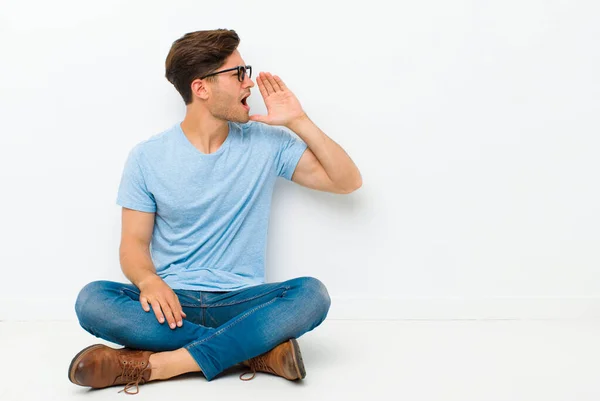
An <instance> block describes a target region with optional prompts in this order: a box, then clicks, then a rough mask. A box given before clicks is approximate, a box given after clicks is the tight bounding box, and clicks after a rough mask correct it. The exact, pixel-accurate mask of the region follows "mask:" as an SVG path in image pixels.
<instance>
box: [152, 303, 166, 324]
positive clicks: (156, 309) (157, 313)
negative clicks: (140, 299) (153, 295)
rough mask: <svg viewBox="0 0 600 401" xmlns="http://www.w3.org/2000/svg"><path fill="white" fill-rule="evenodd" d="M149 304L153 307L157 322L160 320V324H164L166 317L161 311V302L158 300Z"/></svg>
mask: <svg viewBox="0 0 600 401" xmlns="http://www.w3.org/2000/svg"><path fill="white" fill-rule="evenodd" d="M149 302H150V305H152V310H153V311H154V315H155V316H156V320H158V322H159V323H160V324H163V323H164V322H165V317H164V315H163V313H162V310H161V309H160V302H158V301H157V300H154V301H149Z"/></svg>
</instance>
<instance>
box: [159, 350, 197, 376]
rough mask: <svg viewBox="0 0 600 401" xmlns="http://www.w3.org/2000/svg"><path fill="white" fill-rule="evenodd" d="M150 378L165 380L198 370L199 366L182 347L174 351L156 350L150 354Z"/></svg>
mask: <svg viewBox="0 0 600 401" xmlns="http://www.w3.org/2000/svg"><path fill="white" fill-rule="evenodd" d="M148 362H149V363H150V372H151V373H150V378H149V379H148V380H149V381H152V380H166V379H170V378H171V377H175V376H179V375H181V374H184V373H188V372H200V371H201V370H200V368H199V367H198V365H197V364H196V362H195V361H194V359H193V358H192V356H191V355H190V354H189V352H188V351H187V350H185V349H183V348H180V349H178V350H176V351H166V352H157V353H154V354H152V355H150V359H149V361H148Z"/></svg>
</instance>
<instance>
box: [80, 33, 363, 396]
mask: <svg viewBox="0 0 600 401" xmlns="http://www.w3.org/2000/svg"><path fill="white" fill-rule="evenodd" d="M239 42H240V39H239V37H238V35H237V34H236V32H235V31H233V30H225V29H219V30H213V31H198V32H192V33H188V34H186V35H184V36H183V37H181V38H180V39H178V40H176V41H175V42H174V43H173V45H172V47H171V49H170V52H169V54H168V56H167V59H166V77H167V79H168V80H169V81H170V82H171V83H172V84H173V85H174V86H175V88H176V89H177V90H178V92H179V93H180V94H181V96H182V97H183V100H184V102H185V104H186V107H187V112H186V115H185V119H184V120H183V121H182V122H181V123H178V124H176V125H175V126H173V127H172V128H170V129H168V130H166V131H164V132H162V133H160V134H158V135H155V136H153V137H151V138H149V139H147V140H145V141H143V142H141V143H139V144H138V145H137V146H135V147H134V148H133V149H132V150H131V152H130V153H129V156H128V158H127V161H126V163H125V168H124V171H123V175H122V178H121V183H120V186H119V191H118V196H117V204H119V205H120V206H122V232H121V244H120V263H121V267H122V270H123V273H124V274H125V276H126V277H127V278H128V279H129V280H130V281H131V282H132V284H122V283H116V282H110V281H95V282H92V283H89V284H88V285H86V286H85V287H84V288H83V289H82V290H81V292H80V293H79V296H78V298H77V301H76V304H75V310H76V313H77V316H78V319H79V322H80V324H81V326H82V327H83V328H84V329H85V330H87V331H88V332H90V333H91V334H93V335H95V336H97V337H100V338H103V339H105V340H107V341H111V342H114V343H117V344H121V345H123V346H124V348H121V349H113V348H111V347H107V346H104V345H101V344H96V345H92V346H90V347H87V348H85V349H83V350H82V351H81V352H79V353H78V354H77V355H75V357H74V358H73V360H72V362H71V365H70V366H69V379H70V380H71V381H72V382H73V383H75V384H78V385H81V386H89V387H93V388H102V387H108V386H113V385H118V384H125V385H126V386H125V388H124V389H123V390H121V391H125V392H127V393H134V394H135V393H137V392H138V391H139V388H138V384H140V383H145V382H148V381H151V380H164V379H168V378H171V377H174V376H177V375H180V374H183V373H187V372H202V373H203V375H204V376H205V377H206V379H207V380H208V381H210V380H212V379H213V378H214V377H215V376H217V375H218V374H219V373H221V372H222V371H223V370H225V369H226V368H228V367H230V366H233V365H235V364H238V363H242V364H244V365H246V366H248V367H249V368H250V369H251V370H252V373H253V376H252V377H250V378H249V379H247V380H250V379H252V378H253V377H254V374H255V373H256V371H262V372H268V373H271V374H276V375H279V376H282V377H284V378H286V379H289V380H298V379H302V378H304V376H305V374H306V373H305V368H304V364H303V362H302V356H301V353H300V349H299V347H298V342H297V341H296V338H298V337H300V336H301V335H302V334H304V333H306V332H308V331H310V330H312V329H314V328H315V327H316V326H318V325H319V324H321V322H323V320H324V319H325V317H326V315H327V312H328V310H329V305H330V298H329V294H328V292H327V289H326V288H325V286H324V285H323V283H321V282H320V281H319V280H317V279H316V278H313V277H299V278H295V279H292V280H288V281H284V282H279V283H265V282H264V255H265V247H266V237H267V226H268V219H269V211H270V202H271V196H272V190H273V185H274V182H275V179H276V178H277V177H278V176H279V177H283V178H285V179H288V180H292V181H293V182H296V183H298V184H300V185H303V186H305V187H308V188H312V189H316V190H321V191H328V192H332V193H338V194H347V193H350V192H352V191H354V190H356V189H357V188H359V187H360V186H361V182H362V181H361V175H360V172H359V170H358V169H357V167H356V166H355V164H354V163H353V162H352V160H351V159H350V157H348V155H347V154H346V153H345V152H344V150H343V149H342V148H341V147H340V146H339V145H338V144H336V143H335V142H334V141H333V140H331V139H330V138H329V137H328V136H327V135H325V134H324V133H323V132H322V131H321V130H320V129H319V128H318V127H317V126H316V125H315V124H314V123H313V122H312V121H311V120H310V119H309V118H308V116H307V115H306V113H305V112H304V111H303V109H302V107H301V105H300V103H299V101H298V100H297V98H296V97H295V96H294V94H293V93H292V92H291V91H290V90H289V89H288V88H287V87H286V85H285V84H284V83H283V81H282V80H281V79H280V78H279V77H278V76H276V75H275V76H274V75H272V74H270V73H261V74H259V76H258V77H257V78H256V79H257V82H258V87H259V90H260V93H261V95H262V97H263V98H264V101H265V104H266V107H267V112H268V113H267V115H266V116H260V115H253V116H249V110H250V108H249V106H248V105H247V98H248V96H250V89H251V88H252V87H254V82H252V79H251V78H252V69H251V67H250V66H247V65H246V63H245V62H244V60H243V59H242V57H241V55H240V53H239V51H238V50H237V47H238V45H239ZM250 120H251V121H250ZM282 126H283V127H287V128H288V129H290V130H291V131H293V132H295V133H296V134H297V135H298V137H299V138H301V139H298V138H295V137H294V136H292V135H291V134H290V133H289V132H288V131H286V130H285V129H283V128H281V127H282ZM151 312H152V313H151ZM242 376H243V375H242ZM242 376H240V378H242ZM242 379H243V378H242ZM243 380H245V379H243ZM132 388H134V390H132Z"/></svg>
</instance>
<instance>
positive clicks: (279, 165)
mask: <svg viewBox="0 0 600 401" xmlns="http://www.w3.org/2000/svg"><path fill="white" fill-rule="evenodd" d="M278 131H279V132H278V144H279V149H278V151H277V157H276V161H275V163H276V164H275V165H276V169H277V175H278V176H279V177H283V178H285V179H286V180H291V179H292V175H293V174H294V170H295V169H296V166H297V165H298V162H299V161H300V157H302V154H303V153H304V151H305V150H306V149H307V148H308V146H307V145H306V143H305V142H304V141H303V140H301V139H299V138H296V137H294V136H293V135H292V134H290V133H289V132H287V131H285V130H283V129H281V130H278Z"/></svg>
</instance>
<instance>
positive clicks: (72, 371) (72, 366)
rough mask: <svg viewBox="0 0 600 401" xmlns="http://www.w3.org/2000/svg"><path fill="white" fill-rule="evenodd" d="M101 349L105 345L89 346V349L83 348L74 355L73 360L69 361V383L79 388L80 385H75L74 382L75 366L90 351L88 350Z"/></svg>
mask: <svg viewBox="0 0 600 401" xmlns="http://www.w3.org/2000/svg"><path fill="white" fill-rule="evenodd" d="M101 347H105V345H102V344H94V345H90V346H89V347H85V348H84V349H82V350H81V351H79V352H78V353H77V355H75V356H74V357H73V359H72V360H71V364H70V365H69V380H70V381H71V383H75V384H77V385H80V386H81V384H79V383H77V381H76V380H75V370H76V369H77V365H79V361H80V360H81V356H82V355H83V354H84V353H85V352H87V351H90V350H92V349H96V348H101Z"/></svg>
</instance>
